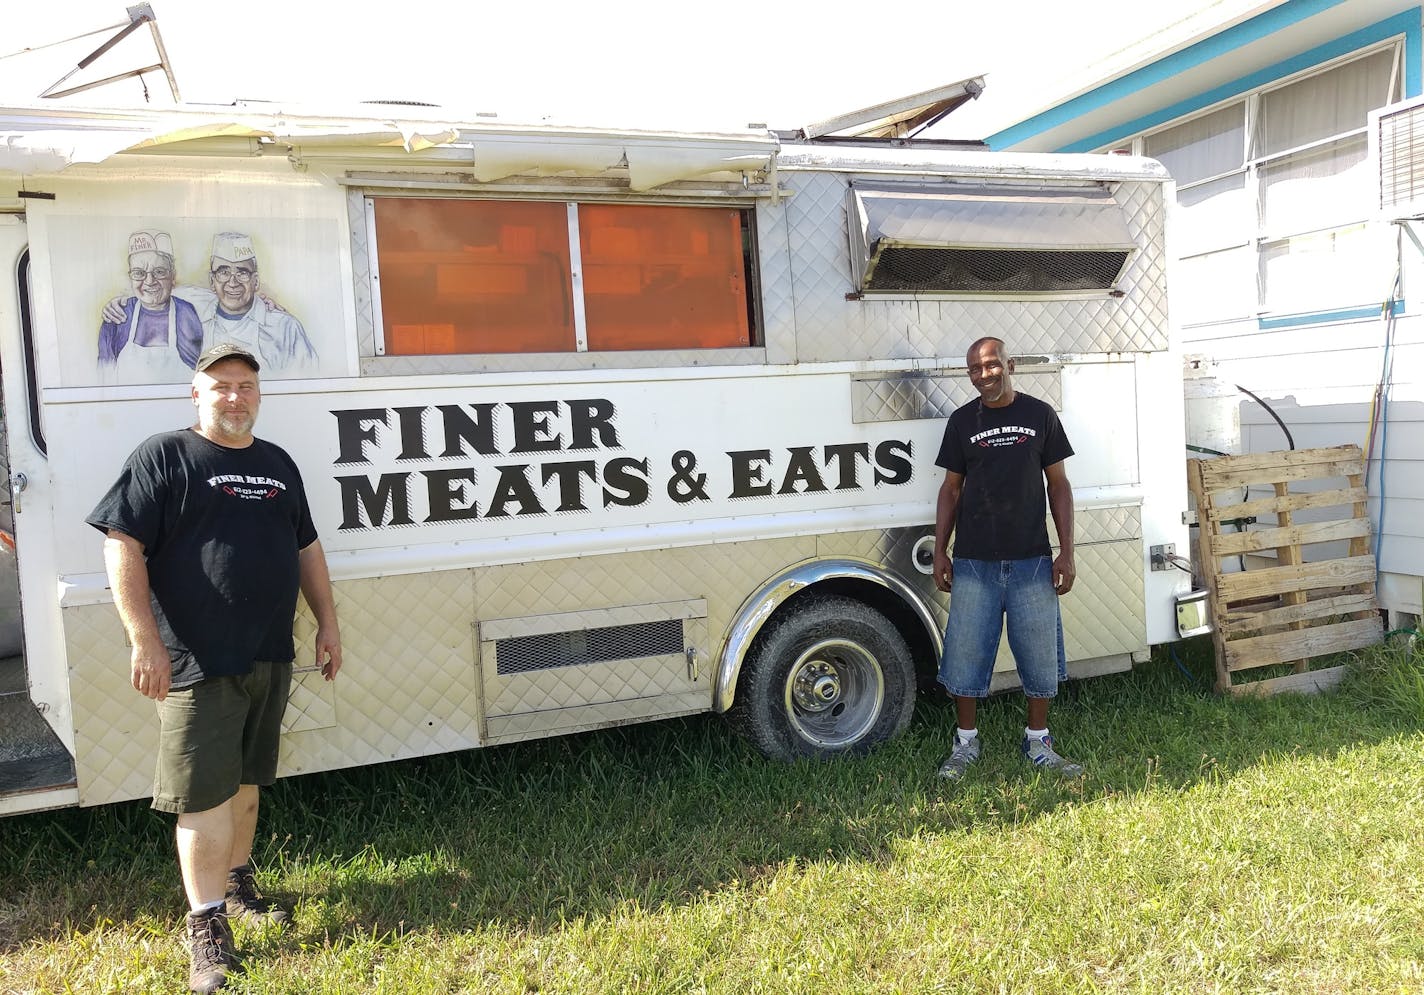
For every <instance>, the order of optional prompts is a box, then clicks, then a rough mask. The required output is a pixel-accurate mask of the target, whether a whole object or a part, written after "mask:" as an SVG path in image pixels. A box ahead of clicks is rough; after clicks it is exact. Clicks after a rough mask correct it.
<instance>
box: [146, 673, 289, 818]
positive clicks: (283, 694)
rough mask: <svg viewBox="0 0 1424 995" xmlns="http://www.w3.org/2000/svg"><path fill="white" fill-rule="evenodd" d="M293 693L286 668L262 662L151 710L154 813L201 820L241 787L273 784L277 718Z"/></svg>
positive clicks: (278, 730) (170, 694) (183, 692)
mask: <svg viewBox="0 0 1424 995" xmlns="http://www.w3.org/2000/svg"><path fill="white" fill-rule="evenodd" d="M291 686H292V665H291V663H268V662H261V661H259V662H257V663H254V664H253V665H252V673H250V674H244V675H242V676H239V677H210V678H208V679H207V680H204V681H199V682H198V683H197V684H194V685H192V686H191V687H186V688H183V689H182V690H179V691H169V692H168V697H166V698H164V699H163V700H162V701H160V702H156V704H157V706H158V725H159V733H158V763H157V769H156V771H155V772H154V775H153V807H154V808H156V809H157V810H158V811H160V812H173V813H175V814H181V813H184V812H206V811H207V810H208V809H210V808H216V807H217V806H219V805H221V804H222V803H223V802H225V801H227V800H228V799H229V798H231V797H233V796H234V795H235V794H237V789H238V787H239V786H241V785H244V784H255V785H258V786H260V787H266V786H267V785H269V784H271V783H272V782H273V781H275V780H277V747H278V742H279V740H280V738H281V734H282V713H283V712H285V711H286V710H287V693H288V692H289V691H290V690H291Z"/></svg>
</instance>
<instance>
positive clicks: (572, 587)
mask: <svg viewBox="0 0 1424 995" xmlns="http://www.w3.org/2000/svg"><path fill="white" fill-rule="evenodd" d="M815 550H816V540H815V539H814V538H810V537H807V538H793V539H771V540H766V541H764V542H738V543H725V544H722V543H718V544H714V545H710V546H696V547H687V548H679V549H659V550H651V551H647V552H639V553H610V554H607V555H603V556H582V557H578V558H574V559H567V560H544V561H538V562H534V563H515V564H509V565H506V566H496V567H488V568H485V569H482V570H478V571H476V572H475V595H476V602H477V605H478V618H479V619H480V620H481V621H483V620H485V619H496V618H515V617H520V616H526V615H547V614H550V613H553V612H571V611H583V610H588V609H592V608H612V607H617V606H623V605H638V604H652V603H656V602H662V601H671V600H691V599H697V598H703V599H706V601H707V621H708V630H709V633H710V635H711V638H714V639H720V638H721V635H722V633H723V631H725V629H726V627H727V626H728V625H729V624H730V623H731V618H732V616H733V614H735V612H736V611H737V609H738V608H740V607H741V604H742V601H743V600H744V599H745V598H746V597H747V596H748V595H749V594H751V593H752V592H753V591H755V590H756V589H757V588H759V587H760V586H761V585H762V584H764V583H765V582H766V581H767V580H768V579H770V578H771V577H772V576H774V575H775V574H777V573H778V572H780V571H781V570H783V569H784V568H786V567H787V566H789V565H791V564H793V563H797V562H799V561H801V560H804V559H807V558H808V557H810V556H812V555H814V553H815Z"/></svg>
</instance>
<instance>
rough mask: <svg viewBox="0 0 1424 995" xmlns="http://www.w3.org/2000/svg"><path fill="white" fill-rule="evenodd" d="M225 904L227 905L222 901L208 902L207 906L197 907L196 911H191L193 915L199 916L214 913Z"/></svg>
mask: <svg viewBox="0 0 1424 995" xmlns="http://www.w3.org/2000/svg"><path fill="white" fill-rule="evenodd" d="M226 904H227V903H226V902H224V901H217V902H209V903H208V904H207V905H199V906H198V907H197V908H196V909H194V910H193V915H195V916H200V915H203V914H204V913H206V912H216V911H217V910H218V909H220V908H222V907H223V906H224V905H226Z"/></svg>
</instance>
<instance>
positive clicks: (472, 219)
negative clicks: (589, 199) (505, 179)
mask: <svg viewBox="0 0 1424 995" xmlns="http://www.w3.org/2000/svg"><path fill="white" fill-rule="evenodd" d="M371 205H372V211H373V215H374V224H375V234H376V253H375V254H376V259H377V264H376V277H377V279H376V285H377V289H378V300H379V302H380V304H379V307H380V328H381V331H382V333H383V342H382V343H380V344H378V351H379V352H383V353H384V354H385V355H390V356H420V355H448V354H458V353H549V352H605V351H617V350H631V349H647V350H680V349H723V348H736V347H745V346H749V345H752V344H753V331H754V322H753V317H752V315H753V309H752V308H751V306H750V298H749V295H748V291H747V287H748V285H749V283H750V273H751V262H752V260H751V238H750V235H749V226H750V221H751V219H750V212H749V211H747V210H745V209H742V208H728V207H700V206H682V205H677V206H666V205H630V204H613V203H584V204H570V203H565V202H562V201H496V200H451V199H435V198H404V197H378V198H372V200H371Z"/></svg>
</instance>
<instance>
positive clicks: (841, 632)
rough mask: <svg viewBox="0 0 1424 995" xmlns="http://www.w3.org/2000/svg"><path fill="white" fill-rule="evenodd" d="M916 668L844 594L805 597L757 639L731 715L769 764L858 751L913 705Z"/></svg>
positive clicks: (887, 732) (873, 615)
mask: <svg viewBox="0 0 1424 995" xmlns="http://www.w3.org/2000/svg"><path fill="white" fill-rule="evenodd" d="M914 696H915V668H914V662H913V660H912V658H911V656H910V649H909V647H908V646H907V645H906V644H905V639H904V637H903V636H901V635H900V633H899V632H897V631H896V629H895V626H894V625H892V624H891V623H890V620H889V619H887V618H886V617H885V616H884V615H881V614H880V613H879V612H877V611H875V610H874V609H871V608H868V607H866V606H865V605H863V604H861V603H860V602H859V601H855V600H853V599H851V598H846V597H841V596H838V595H807V596H805V600H802V601H797V602H794V603H793V604H791V605H789V606H787V608H786V609H785V610H784V611H783V612H782V613H781V614H780V615H778V616H777V617H776V618H774V619H772V621H771V622H770V623H769V624H768V626H767V629H766V630H765V631H763V632H762V633H761V634H759V635H758V636H757V639H756V642H755V644H754V645H753V646H752V650H751V653H750V654H749V655H748V657H747V660H746V662H745V663H744V664H743V665H742V672H741V677H740V679H739V681H738V683H737V696H736V701H735V703H734V704H733V706H732V720H733V722H734V723H735V724H736V725H737V726H738V727H739V728H740V730H741V731H742V733H743V734H744V735H746V736H747V738H749V739H750V740H751V741H752V743H753V745H755V746H756V748H757V749H758V750H760V751H761V752H762V753H764V754H766V756H768V757H770V758H772V759H773V760H795V759H797V758H798V757H829V756H835V755H838V754H853V755H858V754H863V753H867V752H869V751H870V750H871V749H873V748H874V747H875V746H877V745H879V744H880V743H883V742H885V741H886V740H889V739H893V738H894V737H895V736H897V735H898V734H899V733H900V732H902V731H903V730H904V728H905V726H906V725H908V724H909V722H910V715H911V713H912V712H913V711H914V708H915V697H914Z"/></svg>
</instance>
